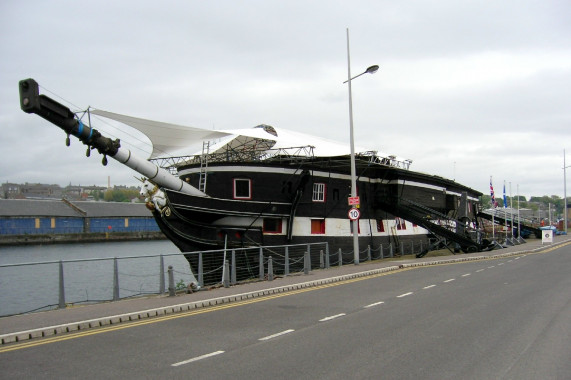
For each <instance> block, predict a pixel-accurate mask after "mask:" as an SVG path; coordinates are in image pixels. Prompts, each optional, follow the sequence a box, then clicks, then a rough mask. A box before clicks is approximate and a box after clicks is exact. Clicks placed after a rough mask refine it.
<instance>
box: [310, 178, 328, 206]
mask: <svg viewBox="0 0 571 380" xmlns="http://www.w3.org/2000/svg"><path fill="white" fill-rule="evenodd" d="M325 188H326V186H325V184H324V183H314V184H313V198H312V200H313V201H314V202H325Z"/></svg>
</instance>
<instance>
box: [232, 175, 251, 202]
mask: <svg viewBox="0 0 571 380" xmlns="http://www.w3.org/2000/svg"><path fill="white" fill-rule="evenodd" d="M234 199H252V180H250V179H241V178H234Z"/></svg>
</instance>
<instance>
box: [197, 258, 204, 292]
mask: <svg viewBox="0 0 571 380" xmlns="http://www.w3.org/2000/svg"><path fill="white" fill-rule="evenodd" d="M202 267H203V265H202V252H198V285H200V286H201V287H202V286H204V270H203V269H202Z"/></svg>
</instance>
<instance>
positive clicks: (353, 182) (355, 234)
mask: <svg viewBox="0 0 571 380" xmlns="http://www.w3.org/2000/svg"><path fill="white" fill-rule="evenodd" d="M347 78H348V79H347V82H348V84H349V144H350V145H351V197H356V196H357V170H356V168H355V140H354V138H353V94H352V91H351V54H350V51H349V28H347ZM353 207H355V206H353ZM351 224H352V226H353V261H354V263H355V265H359V220H358V219H356V220H353V221H351Z"/></svg>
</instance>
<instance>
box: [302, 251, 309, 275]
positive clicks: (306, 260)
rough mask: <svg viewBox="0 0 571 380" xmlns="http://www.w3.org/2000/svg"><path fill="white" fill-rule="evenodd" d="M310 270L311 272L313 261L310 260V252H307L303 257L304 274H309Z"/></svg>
mask: <svg viewBox="0 0 571 380" xmlns="http://www.w3.org/2000/svg"><path fill="white" fill-rule="evenodd" d="M310 270H311V259H310V258H309V252H307V251H305V254H304V255H303V273H304V274H309V271H310Z"/></svg>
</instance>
